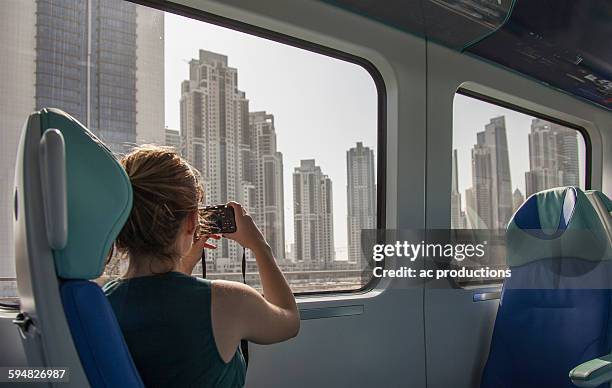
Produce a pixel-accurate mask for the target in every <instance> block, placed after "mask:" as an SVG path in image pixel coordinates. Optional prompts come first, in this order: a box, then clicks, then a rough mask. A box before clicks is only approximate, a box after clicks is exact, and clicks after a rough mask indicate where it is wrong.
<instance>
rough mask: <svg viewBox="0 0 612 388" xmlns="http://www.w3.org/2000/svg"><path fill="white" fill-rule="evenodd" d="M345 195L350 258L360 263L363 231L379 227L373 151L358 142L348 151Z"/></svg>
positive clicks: (351, 260)
mask: <svg viewBox="0 0 612 388" xmlns="http://www.w3.org/2000/svg"><path fill="white" fill-rule="evenodd" d="M346 176H347V186H346V197H347V226H348V227H347V230H348V252H347V254H348V260H349V261H350V262H354V263H360V262H361V261H362V259H363V258H364V257H363V256H364V255H363V252H362V247H361V233H362V232H361V231H362V230H364V229H375V228H376V177H375V175H374V151H373V150H372V149H371V148H369V147H364V146H363V143H362V142H357V145H356V146H355V147H352V148H350V149H349V150H348V151H346Z"/></svg>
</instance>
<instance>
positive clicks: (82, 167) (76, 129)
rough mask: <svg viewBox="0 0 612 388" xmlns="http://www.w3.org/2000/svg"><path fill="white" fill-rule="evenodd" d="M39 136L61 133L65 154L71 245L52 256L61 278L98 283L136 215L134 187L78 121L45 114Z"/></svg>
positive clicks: (50, 112) (63, 115) (42, 113)
mask: <svg viewBox="0 0 612 388" xmlns="http://www.w3.org/2000/svg"><path fill="white" fill-rule="evenodd" d="M37 114H38V115H40V123H41V128H40V129H41V135H42V134H43V133H44V132H45V131H46V130H47V129H49V128H55V129H58V130H59V131H60V132H61V134H62V136H63V138H64V143H65V150H66V186H67V187H66V189H67V190H66V199H67V209H68V234H67V242H66V245H65V246H64V248H63V249H59V250H54V251H53V257H54V260H55V268H56V271H57V275H58V276H59V277H60V278H65V279H95V278H97V277H99V276H100V275H101V274H102V271H103V270H104V265H105V260H106V257H107V255H108V253H109V251H110V249H111V247H112V245H113V242H114V241H115V238H116V237H117V235H118V234H119V232H120V231H121V228H122V227H123V225H124V223H125V222H126V220H127V218H128V216H129V214H130V211H131V209H132V186H131V184H130V180H129V178H128V176H127V174H126V173H125V170H124V169H123V168H122V166H121V165H120V164H119V162H118V161H117V159H116V158H115V157H114V156H113V154H112V153H111V151H110V150H109V149H108V148H107V147H106V146H105V145H104V144H103V143H102V142H101V141H100V140H99V139H98V138H97V137H96V136H95V135H94V134H93V133H91V132H90V131H89V130H88V129H87V128H85V127H84V126H83V125H82V124H81V123H79V122H78V121H77V120H76V119H74V118H73V117H71V116H70V115H68V114H67V113H65V112H62V111H61V110H58V109H42V110H41V111H40V112H38V113H37Z"/></svg>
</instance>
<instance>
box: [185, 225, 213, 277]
mask: <svg viewBox="0 0 612 388" xmlns="http://www.w3.org/2000/svg"><path fill="white" fill-rule="evenodd" d="M210 238H213V239H215V240H219V239H220V238H221V235H220V234H205V235H202V237H200V238H199V239H198V240H195V241H194V242H193V244H192V245H191V248H190V249H189V251H188V252H187V254H185V256H183V257H182V258H181V262H180V264H179V271H180V272H183V273H184V274H187V275H191V273H192V272H193V269H194V268H195V266H196V264H198V262H199V261H200V260H201V259H202V251H203V250H204V249H217V246H216V245H214V244H210V243H209V242H208V239H210ZM202 265H206V264H204V263H202Z"/></svg>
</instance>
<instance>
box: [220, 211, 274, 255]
mask: <svg viewBox="0 0 612 388" xmlns="http://www.w3.org/2000/svg"><path fill="white" fill-rule="evenodd" d="M227 205H228V206H231V207H232V208H233V209H234V218H235V219H236V232H234V233H226V234H224V235H223V237H227V238H229V239H231V240H234V241H236V242H237V243H238V244H240V245H242V246H243V247H244V248H248V249H250V250H251V251H254V252H255V251H257V250H259V249H262V248H265V247H267V246H268V243H267V242H266V239H265V238H264V236H263V234H262V233H261V231H260V230H259V228H258V227H257V225H255V222H254V221H253V219H252V218H251V216H250V215H249V214H248V213H247V212H246V210H245V209H244V208H243V207H242V205H240V204H239V203H237V202H228V204H227Z"/></svg>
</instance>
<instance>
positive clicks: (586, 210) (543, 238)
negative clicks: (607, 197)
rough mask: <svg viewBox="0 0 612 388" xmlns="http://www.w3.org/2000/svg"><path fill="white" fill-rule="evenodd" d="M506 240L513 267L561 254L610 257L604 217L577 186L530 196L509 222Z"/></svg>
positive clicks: (509, 263) (572, 256)
mask: <svg viewBox="0 0 612 388" xmlns="http://www.w3.org/2000/svg"><path fill="white" fill-rule="evenodd" d="M506 242H507V264H508V265H509V266H511V267H512V266H520V265H524V264H527V263H530V262H533V261H536V260H540V259H550V258H562V257H568V258H569V257H571V258H578V259H585V260H592V261H601V260H609V259H610V257H609V254H608V253H609V252H608V251H607V249H608V245H609V243H608V240H607V236H606V232H605V229H604V227H603V225H602V223H601V220H600V219H599V216H598V214H597V212H596V211H595V209H594V208H593V206H592V205H591V203H590V201H589V200H588V198H587V197H586V195H585V194H584V192H583V191H582V190H581V189H579V188H577V187H559V188H555V189H550V190H544V191H541V192H539V193H535V194H533V195H532V196H531V197H529V198H528V199H527V200H526V201H525V202H524V203H523V205H522V206H521V207H520V208H519V209H518V210H517V211H516V213H515V214H514V216H513V217H512V219H511V220H510V222H509V223H508V229H507V231H506Z"/></svg>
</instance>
